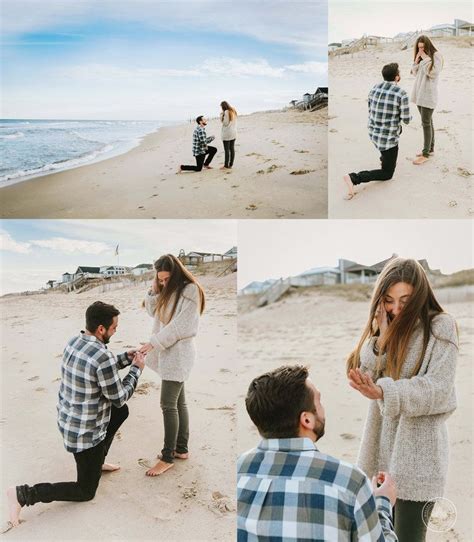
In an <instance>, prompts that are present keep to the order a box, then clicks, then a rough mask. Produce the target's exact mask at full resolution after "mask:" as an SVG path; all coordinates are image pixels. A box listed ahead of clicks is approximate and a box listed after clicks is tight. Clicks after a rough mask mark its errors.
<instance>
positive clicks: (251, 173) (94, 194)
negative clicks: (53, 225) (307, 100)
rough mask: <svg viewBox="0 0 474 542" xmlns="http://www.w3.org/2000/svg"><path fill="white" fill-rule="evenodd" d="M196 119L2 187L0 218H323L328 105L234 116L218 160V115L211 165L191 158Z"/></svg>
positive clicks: (210, 128)
mask: <svg viewBox="0 0 474 542" xmlns="http://www.w3.org/2000/svg"><path fill="white" fill-rule="evenodd" d="M194 127H195V124H194V123H192V124H191V123H189V124H186V125H182V126H173V127H166V128H162V129H160V130H159V131H158V132H156V133H153V134H150V135H148V136H146V137H145V138H144V139H143V141H142V143H141V144H140V145H139V146H138V147H136V148H134V149H132V150H131V151H129V152H127V153H125V154H122V155H120V156H116V157H113V158H110V159H107V160H104V161H101V162H98V163H94V164H90V165H87V166H82V167H78V168H75V169H71V170H67V171H63V172H59V173H54V174H51V175H46V176H44V177H38V178H35V179H31V180H27V181H23V182H21V183H17V184H15V185H11V186H7V187H3V188H1V189H0V194H1V200H2V204H1V208H0V216H1V217H2V218H116V217H118V216H119V217H120V218H327V109H323V110H320V111H317V112H314V113H310V112H298V111H293V110H292V111H286V112H263V113H255V114H252V115H247V116H241V117H239V119H238V135H237V141H236V150H235V152H236V157H235V163H234V168H233V169H232V171H231V172H223V171H221V170H220V169H219V168H220V166H222V165H223V164H224V150H223V145H222V141H221V140H220V129H221V127H220V121H219V120H211V121H210V122H209V124H208V126H207V134H208V135H209V136H210V135H214V136H215V137H216V139H215V141H214V142H213V143H212V144H213V145H214V146H216V147H217V148H218V153H217V154H216V156H215V158H214V160H213V163H212V166H213V167H214V169H213V170H203V171H202V172H199V173H196V172H189V173H188V172H185V173H182V174H180V175H176V171H177V170H178V167H179V165H180V164H192V165H194V164H195V159H194V157H193V156H192V132H193V130H194Z"/></svg>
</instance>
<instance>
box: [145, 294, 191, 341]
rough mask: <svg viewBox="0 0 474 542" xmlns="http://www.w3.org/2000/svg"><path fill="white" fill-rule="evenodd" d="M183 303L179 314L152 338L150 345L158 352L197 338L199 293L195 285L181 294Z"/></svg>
mask: <svg viewBox="0 0 474 542" xmlns="http://www.w3.org/2000/svg"><path fill="white" fill-rule="evenodd" d="M181 295H182V297H183V298H184V299H183V303H182V305H181V308H180V310H179V312H176V314H175V315H174V316H173V318H172V319H171V320H170V322H169V323H168V324H166V326H164V327H162V328H161V329H160V331H158V333H155V334H154V335H152V336H151V338H150V343H151V344H152V345H153V346H154V347H155V348H157V349H158V350H166V349H167V348H170V347H171V346H173V345H174V344H175V343H177V342H178V341H181V340H183V339H189V338H191V337H195V336H196V334H197V331H198V327H199V307H198V300H199V292H198V288H197V286H196V285H195V284H191V285H188V286H186V288H185V289H184V291H183V293H182V294H181Z"/></svg>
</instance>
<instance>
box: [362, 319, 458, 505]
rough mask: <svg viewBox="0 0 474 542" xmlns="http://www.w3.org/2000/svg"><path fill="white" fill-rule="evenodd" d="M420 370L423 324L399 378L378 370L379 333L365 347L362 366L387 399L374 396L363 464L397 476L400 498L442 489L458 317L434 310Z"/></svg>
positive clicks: (365, 468)
mask: <svg viewBox="0 0 474 542" xmlns="http://www.w3.org/2000/svg"><path fill="white" fill-rule="evenodd" d="M431 328H432V329H431V331H432V333H431V336H430V339H429V343H428V346H427V349H426V353H425V356H424V359H423V363H422V366H421V368H420V371H419V373H418V375H417V376H413V377H410V375H411V374H412V372H413V369H414V368H415V366H416V362H417V360H418V357H419V355H420V353H421V351H422V345H423V332H422V328H421V325H419V326H418V327H417V328H416V329H415V331H414V333H413V335H412V337H411V339H410V342H409V350H408V354H407V357H406V359H405V362H404V364H403V368H402V372H401V375H400V379H398V380H393V379H392V378H390V377H384V376H381V375H379V374H377V373H376V369H375V367H376V359H377V356H376V354H375V353H374V351H373V346H374V342H375V338H372V339H371V340H370V341H368V342H367V343H366V344H365V346H364V347H363V349H362V351H361V370H362V371H363V372H368V373H370V374H371V375H372V377H373V379H374V381H376V383H377V384H378V385H379V386H380V387H381V388H382V390H383V399H380V400H371V401H370V406H369V412H368V416H367V420H366V423H365V427H364V432H363V437H362V443H361V447H360V450H359V458H358V465H359V467H360V468H361V469H362V470H363V471H364V472H365V473H366V474H367V476H369V477H372V476H373V475H374V474H376V473H377V472H378V471H379V470H382V471H387V472H389V473H390V474H391V475H392V476H393V477H394V479H395V482H396V484H397V490H398V498H399V499H403V500H412V501H427V500H430V499H433V498H435V497H441V496H442V495H443V491H444V487H445V485H446V476H447V470H448V450H449V444H448V433H447V428H446V420H447V418H449V416H450V415H451V413H452V412H453V411H454V410H455V409H456V394H455V389H454V375H455V370H456V358H457V353H458V347H457V344H458V338H457V331H456V324H455V322H454V319H453V318H452V317H451V316H450V315H449V314H446V313H442V314H439V315H437V316H435V318H434V319H433V321H432V325H431Z"/></svg>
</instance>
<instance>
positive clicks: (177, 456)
mask: <svg viewBox="0 0 474 542" xmlns="http://www.w3.org/2000/svg"><path fill="white" fill-rule="evenodd" d="M173 457H176V459H189V453H188V452H186V453H185V454H179V453H178V452H175V453H174V454H173Z"/></svg>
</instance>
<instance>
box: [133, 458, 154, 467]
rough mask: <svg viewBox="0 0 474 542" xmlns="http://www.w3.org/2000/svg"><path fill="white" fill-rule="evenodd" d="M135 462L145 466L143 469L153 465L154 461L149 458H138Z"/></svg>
mask: <svg viewBox="0 0 474 542" xmlns="http://www.w3.org/2000/svg"><path fill="white" fill-rule="evenodd" d="M137 463H138V464H139V465H140V467H145V469H151V468H152V467H153V466H154V463H153V462H152V461H151V460H150V459H145V458H140V459H139V460H138V461H137Z"/></svg>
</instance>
